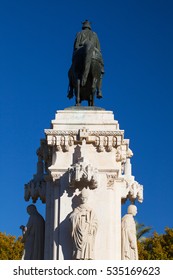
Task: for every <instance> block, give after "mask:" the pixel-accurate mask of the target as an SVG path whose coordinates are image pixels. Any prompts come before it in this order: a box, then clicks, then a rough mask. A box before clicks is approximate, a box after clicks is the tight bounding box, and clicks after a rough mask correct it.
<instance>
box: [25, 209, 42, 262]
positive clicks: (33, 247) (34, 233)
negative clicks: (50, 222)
mask: <svg viewBox="0 0 173 280" xmlns="http://www.w3.org/2000/svg"><path fill="white" fill-rule="evenodd" d="M27 212H28V214H29V215H30V218H29V220H28V223H27V225H26V227H25V226H23V225H22V226H21V227H20V228H21V229H22V233H23V239H22V241H23V243H24V254H23V257H22V258H23V259H24V260H43V259H44V236H45V221H44V219H43V217H42V216H41V215H40V214H39V213H38V211H37V208H36V207H35V205H33V204H31V205H29V206H28V207H27Z"/></svg>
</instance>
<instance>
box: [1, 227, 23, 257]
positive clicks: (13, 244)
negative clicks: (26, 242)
mask: <svg viewBox="0 0 173 280" xmlns="http://www.w3.org/2000/svg"><path fill="white" fill-rule="evenodd" d="M22 252H23V243H22V242H21V237H19V238H18V239H16V237H15V236H12V235H6V234H5V233H2V232H0V260H20V259H21V258H22Z"/></svg>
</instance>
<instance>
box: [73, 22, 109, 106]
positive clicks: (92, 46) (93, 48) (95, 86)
mask: <svg viewBox="0 0 173 280" xmlns="http://www.w3.org/2000/svg"><path fill="white" fill-rule="evenodd" d="M103 73H104V63H103V58H102V54H101V50H100V43H99V39H98V37H97V34H96V33H95V32H93V31H92V30H91V25H90V22H89V21H88V20H86V21H85V22H83V26H82V31H81V32H79V33H77V36H76V39H75V42H74V49H73V56H72V65H71V67H70V69H69V72H68V77H69V90H68V98H72V97H73V96H74V94H75V96H76V105H77V106H79V105H80V104H81V101H82V100H87V101H88V105H89V106H94V95H95V94H96V95H97V98H102V92H101V84H102V75H103Z"/></svg>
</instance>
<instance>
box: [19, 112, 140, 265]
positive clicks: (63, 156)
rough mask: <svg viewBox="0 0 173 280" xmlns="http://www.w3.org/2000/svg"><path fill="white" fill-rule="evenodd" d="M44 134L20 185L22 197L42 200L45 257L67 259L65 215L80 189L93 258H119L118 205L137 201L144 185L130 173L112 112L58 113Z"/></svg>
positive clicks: (68, 233)
mask: <svg viewBox="0 0 173 280" xmlns="http://www.w3.org/2000/svg"><path fill="white" fill-rule="evenodd" d="M45 134H46V139H44V140H41V146H40V148H39V150H38V152H37V154H38V159H39V160H38V162H39V164H38V167H37V174H36V175H35V176H34V178H33V180H31V181H30V182H29V183H28V184H27V185H26V186H25V198H26V200H28V199H29V198H30V197H32V198H33V199H35V201H36V199H37V198H38V197H40V198H41V199H42V201H43V202H45V201H46V243H45V259H60V260H63V259H71V258H72V239H71V224H70V219H69V217H70V214H71V213H72V212H73V210H74V209H75V208H76V207H77V206H78V205H79V194H80V193H81V190H82V189H83V188H84V187H85V188H88V191H89V201H88V205H89V207H90V208H91V209H92V210H93V211H94V213H95V215H96V217H97V221H98V228H97V234H96V237H95V245H94V255H95V257H94V258H95V259H97V260H102V259H107V260H108V259H110V260H113V259H121V203H122V202H125V201H126V200H127V199H130V200H131V201H132V202H134V201H135V199H138V200H139V201H141V202H142V197H143V188H142V186H141V185H139V184H138V182H136V181H135V179H134V176H132V174H131V163H130V158H131V157H132V151H131V150H130V149H129V140H127V139H124V131H123V130H120V129H119V124H118V121H117V120H114V115H113V112H112V111H106V110H104V109H102V108H97V107H70V108H67V109H65V110H61V111H57V112H56V116H55V120H53V121H52V128H51V129H46V130H45ZM40 166H41V167H40ZM40 194H41V195H40Z"/></svg>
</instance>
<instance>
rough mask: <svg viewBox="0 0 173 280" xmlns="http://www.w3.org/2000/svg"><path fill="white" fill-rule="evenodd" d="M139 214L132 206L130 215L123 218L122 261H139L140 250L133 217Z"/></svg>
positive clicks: (129, 208)
mask: <svg viewBox="0 0 173 280" xmlns="http://www.w3.org/2000/svg"><path fill="white" fill-rule="evenodd" d="M136 214H137V207H136V206H135V205H130V206H129V207H128V214H126V215H125V216H124V217H123V218H122V224H121V228H122V235H121V241H122V251H121V252H122V255H121V259H122V260H138V248H137V238H136V224H135V221H134V218H133V216H135V215H136Z"/></svg>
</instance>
